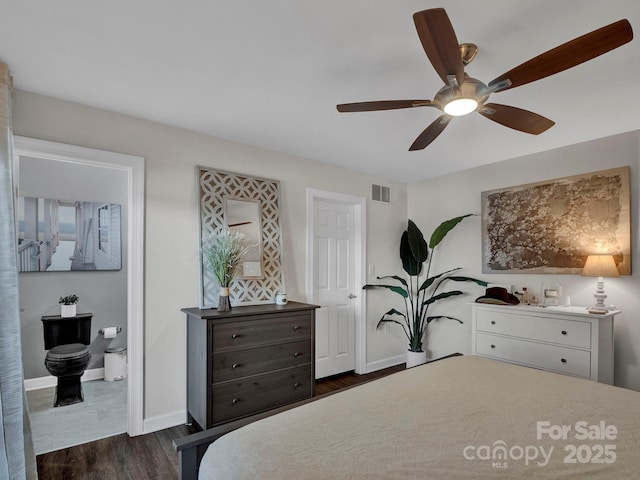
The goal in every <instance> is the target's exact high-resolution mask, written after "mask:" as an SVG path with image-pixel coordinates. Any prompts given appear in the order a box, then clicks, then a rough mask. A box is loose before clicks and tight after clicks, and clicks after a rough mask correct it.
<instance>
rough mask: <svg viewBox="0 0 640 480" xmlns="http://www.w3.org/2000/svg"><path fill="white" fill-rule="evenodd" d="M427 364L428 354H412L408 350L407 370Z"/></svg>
mask: <svg viewBox="0 0 640 480" xmlns="http://www.w3.org/2000/svg"><path fill="white" fill-rule="evenodd" d="M423 363H427V352H412V351H411V350H407V368H411V367H416V366H418V365H422V364H423Z"/></svg>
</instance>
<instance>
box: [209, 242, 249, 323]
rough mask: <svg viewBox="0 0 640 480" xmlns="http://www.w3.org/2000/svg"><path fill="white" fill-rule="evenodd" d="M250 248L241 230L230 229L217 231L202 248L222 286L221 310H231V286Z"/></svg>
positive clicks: (220, 296) (219, 308) (212, 271)
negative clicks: (231, 230) (232, 230)
mask: <svg viewBox="0 0 640 480" xmlns="http://www.w3.org/2000/svg"><path fill="white" fill-rule="evenodd" d="M249 248H250V245H248V244H247V242H246V240H245V238H244V235H243V234H241V233H240V232H233V233H232V232H230V231H229V230H222V231H220V232H218V233H215V234H213V235H211V237H210V238H209V239H208V240H207V241H205V242H204V245H203V248H202V252H203V255H204V259H205V261H206V264H207V266H208V267H209V269H210V270H211V274H212V275H213V276H214V278H215V279H216V281H217V282H218V285H219V286H220V295H219V298H218V311H219V312H228V311H229V310H231V302H230V301H229V287H230V286H231V282H233V280H234V279H235V278H236V276H237V274H238V269H239V267H240V264H241V263H242V259H243V258H244V256H245V255H246V254H247V252H248V251H249Z"/></svg>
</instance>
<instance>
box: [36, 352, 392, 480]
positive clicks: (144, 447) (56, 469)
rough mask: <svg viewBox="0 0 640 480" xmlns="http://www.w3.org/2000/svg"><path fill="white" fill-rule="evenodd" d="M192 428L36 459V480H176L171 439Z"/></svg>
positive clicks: (343, 382)
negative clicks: (37, 479) (37, 477)
mask: <svg viewBox="0 0 640 480" xmlns="http://www.w3.org/2000/svg"><path fill="white" fill-rule="evenodd" d="M399 370H404V364H403V365H398V366H395V367H390V368H387V369H384V370H379V371H377V372H373V373H369V374H367V375H356V374H355V373H346V374H342V375H337V376H335V377H328V378H324V379H321V380H318V381H317V382H316V395H322V394H324V393H328V392H332V391H335V390H339V389H342V388H345V387H350V386H352V385H357V384H358V383H362V382H366V381H369V380H374V379H376V378H380V377H384V376H386V375H389V374H391V373H394V372H397V371H399ZM195 431H196V430H195V428H194V427H189V426H187V425H179V426H177V427H173V428H168V429H166V430H161V431H159V432H155V433H150V434H148V435H141V436H139V437H129V436H128V435H127V434H122V435H116V436H115V437H110V438H105V439H103V440H97V441H95V442H91V443H85V444H84V445H78V446H77V447H71V448H65V449H63V450H58V451H55V452H51V453H45V454H43V455H38V457H37V461H38V475H39V479H40V480H176V479H177V478H178V455H177V453H176V452H175V451H174V450H173V444H172V441H173V439H174V438H179V437H183V436H185V435H189V434H190V433H194V432H195Z"/></svg>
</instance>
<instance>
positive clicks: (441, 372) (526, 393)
mask: <svg viewBox="0 0 640 480" xmlns="http://www.w3.org/2000/svg"><path fill="white" fill-rule="evenodd" d="M614 432H615V433H614ZM551 437H554V438H556V439H555V440H554V439H552V438H551ZM584 437H586V438H584ZM571 462H575V463H571ZM199 478H200V479H201V480H204V479H207V480H267V479H269V480H271V479H273V480H311V479H319V480H320V479H322V480H333V479H367V480H375V479H380V480H382V479H384V480H388V479H467V478H469V479H478V478H542V479H567V478H572V479H573V478H575V479H578V478H579V479H595V478H598V479H600V478H602V479H616V480H617V479H625V478H630V479H631V478H632V479H637V478H640V393H638V392H634V391H630V390H625V389H621V388H616V387H611V386H608V385H604V384H600V383H595V382H591V381H587V380H581V379H577V378H572V377H568V376H563V375H558V374H553V373H548V372H543V371H539V370H534V369H529V368H526V367H519V366H515V365H509V364H505V363H499V362H496V361H492V360H488V359H484V358H480V357H473V356H468V357H454V358H450V359H446V360H441V361H438V362H434V363H432V364H427V365H423V366H420V367H416V368H412V369H409V370H406V371H403V372H400V373H397V374H394V375H391V376H389V377H385V378H382V379H380V380H376V381H374V382H371V383H368V384H365V385H362V386H359V387H356V388H353V389H350V390H347V391H344V392H341V393H338V394H335V395H332V396H329V397H327V398H324V399H321V400H319V401H316V402H313V403H310V404H307V405H304V406H301V407H299V408H296V409H293V410H290V411H287V412H284V413H281V414H278V415H275V416H273V417H269V418H267V419H264V420H261V421H258V422H256V423H253V424H250V425H248V426H246V427H243V428H241V429H239V430H236V431H234V432H231V433H229V434H227V435H225V436H224V437H222V438H221V439H219V440H217V441H216V442H215V443H214V444H212V445H211V446H210V447H209V450H208V452H207V453H206V455H205V457H204V459H203V461H202V466H201V469H200V477H199Z"/></svg>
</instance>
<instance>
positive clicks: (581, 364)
mask: <svg viewBox="0 0 640 480" xmlns="http://www.w3.org/2000/svg"><path fill="white" fill-rule="evenodd" d="M476 345H477V354H478V355H482V356H485V357H492V358H496V359H499V360H507V361H510V362H514V363H520V364H523V365H528V366H531V367H537V368H542V369H544V370H551V371H554V372H558V373H565V374H568V375H575V376H578V377H584V378H590V377H591V353H590V352H586V351H584V350H575V349H573V348H565V347H559V346H556V345H547V344H544V343H537V342H528V341H526V340H520V339H517V338H508V337H500V336H497V335H488V334H486V333H478V334H476Z"/></svg>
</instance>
